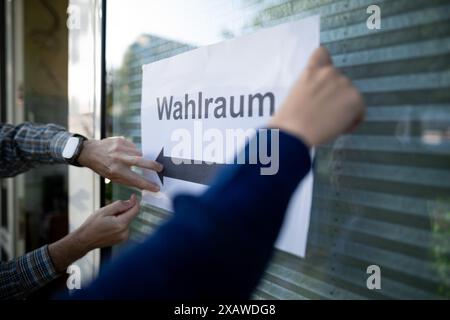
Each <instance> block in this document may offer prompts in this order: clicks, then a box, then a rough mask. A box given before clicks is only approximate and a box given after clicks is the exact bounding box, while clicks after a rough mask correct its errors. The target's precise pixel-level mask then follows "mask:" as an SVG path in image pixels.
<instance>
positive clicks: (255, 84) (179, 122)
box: [141, 16, 320, 257]
mask: <svg viewBox="0 0 450 320" xmlns="http://www.w3.org/2000/svg"><path fill="white" fill-rule="evenodd" d="M319 22H320V19H319V17H318V16H315V17H310V18H307V19H304V20H301V21H296V22H292V23H287V24H283V25H280V26H277V27H273V28H270V29H265V30H262V31H258V32H256V33H254V34H250V35H246V36H243V37H240V38H236V39H233V40H230V41H225V42H222V43H219V44H215V45H211V46H207V47H202V48H199V49H196V50H192V51H189V52H186V53H183V54H180V55H178V56H175V57H172V58H169V59H165V60H161V61H158V62H155V63H152V64H148V65H145V66H144V67H143V83H142V109H141V110H142V111H141V112H142V114H141V121H142V123H141V125H142V151H143V154H144V156H145V157H146V158H148V159H159V160H160V161H161V162H163V160H164V161H167V159H171V160H173V161H172V162H170V163H168V164H167V166H168V170H167V172H165V173H164V174H163V175H162V176H161V177H159V176H158V175H157V174H155V173H154V172H146V177H147V178H148V179H150V180H152V181H154V182H157V183H158V184H159V185H160V186H161V191H160V192H158V193H150V192H144V194H143V199H144V201H145V202H147V203H149V204H151V205H153V206H156V207H160V208H163V209H166V210H171V209H172V199H173V197H174V196H175V195H176V194H177V193H180V192H185V193H191V194H192V193H194V194H198V193H201V192H202V191H203V190H205V188H207V185H206V184H207V183H206V182H205V181H206V180H205V179H204V178H205V177H204V176H203V175H204V174H207V173H208V170H209V167H206V166H203V165H202V161H209V162H217V163H227V162H228V161H232V159H233V158H234V156H235V153H236V152H235V151H236V150H237V149H236V146H237V147H238V148H241V147H243V146H244V144H245V140H239V141H235V139H233V137H232V134H229V133H230V132H232V133H233V132H236V131H238V129H242V130H247V129H252V128H253V129H255V128H261V127H264V126H265V125H267V123H268V120H269V118H270V115H271V111H272V112H273V111H274V110H276V109H277V108H278V107H279V106H280V104H281V103H282V102H283V100H284V99H285V97H286V96H287V94H288V92H289V90H290V88H291V87H292V85H293V83H294V82H295V80H296V79H297V78H298V76H299V75H300V73H301V71H302V70H303V69H304V68H305V66H306V64H307V61H308V59H309V56H310V55H311V53H312V52H313V51H314V50H315V49H316V48H317V47H318V46H319V33H320V25H319ZM273 109H274V110H273ZM250 131H251V130H250ZM250 131H249V132H250ZM232 140H233V141H234V144H233V142H231V141H232ZM219 141H220V143H221V148H214V147H211V145H213V144H214V143H218V142H219ZM213 142H214V143H213ZM216 145H217V144H216ZM162 150H163V151H162ZM183 159H184V160H183ZM186 159H188V160H196V161H197V162H196V163H197V164H198V165H199V166H193V165H191V166H185V165H183V164H184V163H185V162H183V161H185V160H186ZM217 159H222V161H217ZM176 161H178V162H176ZM173 162H176V163H177V164H180V166H178V167H176V168H175V167H173V166H174V164H173ZM164 164H166V163H164ZM191 168H192V169H191ZM199 168H200V169H199ZM203 168H205V169H203ZM162 182H163V183H162ZM312 185H313V176H312V174H309V175H308V176H307V177H306V178H305V179H304V180H303V182H302V183H301V185H299V187H298V188H297V190H296V192H295V194H294V195H293V198H292V200H291V203H290V205H289V209H288V213H287V217H286V219H285V222H284V225H283V228H282V232H281V234H280V236H279V238H278V240H277V244H276V246H277V247H278V248H279V249H281V250H283V251H287V252H290V253H292V254H295V255H298V256H302V257H303V256H304V255H305V250H306V240H307V233H308V227H309V215H310V209H311V200H312ZM273 196H274V197H276V196H277V194H276V193H274V195H273ZM217 201H221V200H220V199H217ZM262 214H263V213H262ZM261 218H262V219H263V215H262V217H261Z"/></svg>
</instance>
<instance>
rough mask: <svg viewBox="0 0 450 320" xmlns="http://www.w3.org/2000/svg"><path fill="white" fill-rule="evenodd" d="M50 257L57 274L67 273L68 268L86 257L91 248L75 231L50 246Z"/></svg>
mask: <svg viewBox="0 0 450 320" xmlns="http://www.w3.org/2000/svg"><path fill="white" fill-rule="evenodd" d="M48 251H49V255H50V257H51V260H52V262H53V266H54V268H55V270H56V272H59V273H61V272H65V271H66V270H67V268H68V267H69V266H70V265H71V264H72V263H74V262H75V261H77V260H78V259H80V258H82V257H83V256H84V255H86V254H87V253H88V252H89V251H90V248H89V246H88V245H87V244H86V243H85V241H84V240H83V239H82V238H81V237H79V236H78V231H74V232H72V233H70V234H68V235H67V236H65V237H64V238H62V239H60V240H58V241H56V242H54V243H52V244H50V245H49V246H48Z"/></svg>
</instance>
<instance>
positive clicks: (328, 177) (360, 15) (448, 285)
mask: <svg viewBox="0 0 450 320" xmlns="http://www.w3.org/2000/svg"><path fill="white" fill-rule="evenodd" d="M372 4H376V5H379V6H380V8H381V19H382V20H381V30H369V29H368V28H367V27H366V19H367V17H368V14H367V13H366V8H367V7H368V6H369V5H372ZM241 6H242V7H236V12H235V14H237V15H238V14H239V10H244V9H245V10H249V8H250V10H252V12H254V13H255V14H254V15H252V18H251V19H252V20H251V21H249V23H248V28H246V29H245V33H247V32H252V31H254V30H257V29H259V28H262V27H267V26H271V25H276V24H279V23H283V22H286V21H290V20H295V19H299V18H302V17H307V16H311V15H316V14H320V15H321V17H322V18H321V42H322V43H323V44H324V45H325V46H326V47H327V48H328V49H329V51H330V52H331V54H332V56H333V60H334V63H335V65H336V66H338V67H339V68H340V70H342V72H343V73H345V74H347V75H348V76H349V77H350V78H351V79H352V80H353V81H354V83H355V84H356V86H357V87H359V88H360V89H361V91H362V92H363V93H364V96H365V99H366V102H367V105H368V113H367V119H366V121H365V122H364V124H363V125H362V126H361V127H360V128H359V129H358V130H357V131H356V132H354V133H352V134H348V135H346V136H344V137H341V138H339V139H338V140H337V141H335V142H334V143H332V144H329V145H327V146H324V147H322V148H320V149H319V150H318V152H317V158H316V167H315V185H314V195H313V209H312V214H311V224H310V231H309V239H308V247H307V257H306V259H299V258H296V257H294V256H291V255H289V254H286V253H283V252H280V251H277V252H276V253H275V256H274V258H273V261H272V263H271V265H270V266H269V268H268V270H267V272H266V275H265V277H264V279H263V280H262V281H261V283H260V285H259V287H258V288H257V289H256V290H255V294H254V297H255V298H257V299H259V298H260V299H265V298H273V299H346V298H355V299H367V298H376V299H386V298H387V299H392V298H394V299H395V298H424V299H430V298H448V297H450V240H449V239H450V237H449V235H450V231H449V230H450V229H449V225H450V224H449V223H450V90H449V86H450V1H446V0H415V1H410V0H390V1H376V0H348V1H347V0H343V1H331V0H321V1H243V3H242V4H241ZM147 40H149V41H144V42H139V43H136V44H134V45H133V46H132V47H130V50H129V52H128V55H127V58H126V60H125V61H124V64H123V67H122V69H121V70H119V71H118V72H116V73H114V75H113V76H114V81H115V82H116V84H115V86H116V88H118V89H116V90H114V94H115V95H116V96H115V101H116V102H117V101H120V103H119V104H120V108H121V116H120V117H114V116H113V117H112V119H113V126H114V128H115V129H114V130H115V134H122V135H125V136H129V137H133V140H134V141H135V142H136V143H138V144H139V143H140V139H139V136H140V118H139V117H140V92H141V66H142V65H143V64H146V63H149V62H151V61H156V60H159V59H162V58H166V57H169V56H173V55H176V54H179V53H181V52H183V51H186V50H191V49H192V48H193V47H191V46H189V45H186V44H181V43H177V42H173V41H168V40H166V39H160V38H157V37H153V36H148V39H147ZM143 43H144V44H143ZM108 190H111V188H109V189H108ZM130 192H131V190H129V189H128V188H124V187H117V186H114V188H112V198H124V197H126V196H127V195H128V194H129V193H130ZM169 215H170V213H168V212H163V211H161V210H157V209H154V208H150V207H145V208H144V209H143V210H142V213H141V215H140V216H139V217H138V219H136V221H135V222H133V224H132V228H133V235H132V239H133V240H135V241H139V240H140V239H142V238H143V237H144V236H145V235H146V234H148V233H150V232H151V231H152V230H153V229H154V228H155V227H156V226H158V225H159V224H160V223H161V222H162V221H164V220H165V219H167V217H168V216H169ZM369 265H378V266H380V268H381V276H382V278H381V279H382V280H381V286H382V288H381V290H369V289H367V287H366V280H367V278H368V276H369V275H368V274H367V273H366V268H367V267H368V266H369Z"/></svg>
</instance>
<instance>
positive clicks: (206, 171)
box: [156, 148, 229, 185]
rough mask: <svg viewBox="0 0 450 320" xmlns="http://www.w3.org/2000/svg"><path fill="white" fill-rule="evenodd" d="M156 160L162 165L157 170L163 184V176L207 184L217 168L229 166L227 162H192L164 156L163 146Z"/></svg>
mask: <svg viewBox="0 0 450 320" xmlns="http://www.w3.org/2000/svg"><path fill="white" fill-rule="evenodd" d="M156 161H157V162H159V163H161V164H162V165H163V166H164V170H163V171H162V172H158V176H159V179H160V180H161V183H162V184H164V177H167V178H174V179H179V180H184V181H190V182H195V183H200V184H205V185H207V184H208V183H209V182H210V181H211V179H212V177H214V175H215V174H216V172H217V171H218V170H220V169H222V168H225V167H226V166H229V164H222V163H212V164H209V163H206V162H204V161H202V162H199V161H195V162H194V160H189V159H182V158H172V157H166V156H164V148H162V150H161V152H160V153H159V155H158V157H157V158H156ZM174 162H175V163H179V164H175V163H174Z"/></svg>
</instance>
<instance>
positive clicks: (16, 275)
mask: <svg viewBox="0 0 450 320" xmlns="http://www.w3.org/2000/svg"><path fill="white" fill-rule="evenodd" d="M58 276H59V274H58V273H57V272H56V270H55V267H54V266H53V262H52V260H51V258H50V254H49V252H48V246H44V247H41V248H39V249H37V250H35V251H32V252H30V253H28V254H26V255H24V256H22V257H20V258H17V259H15V260H12V261H9V262H5V263H1V264H0V300H5V299H15V300H18V299H24V298H26V297H27V296H28V295H29V294H30V293H32V292H33V291H35V290H37V289H39V288H41V287H43V286H44V285H46V284H47V283H49V282H50V281H52V280H54V279H56V278H57V277H58Z"/></svg>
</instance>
